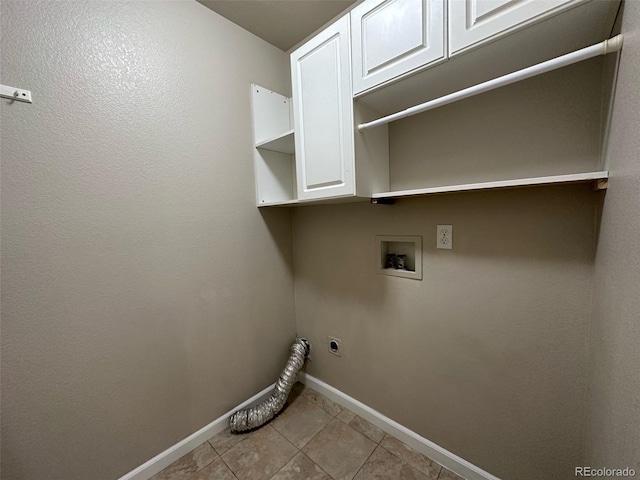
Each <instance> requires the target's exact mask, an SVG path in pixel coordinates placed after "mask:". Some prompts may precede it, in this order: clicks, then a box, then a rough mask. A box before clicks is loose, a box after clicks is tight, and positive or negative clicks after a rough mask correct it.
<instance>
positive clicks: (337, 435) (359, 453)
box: [302, 419, 376, 480]
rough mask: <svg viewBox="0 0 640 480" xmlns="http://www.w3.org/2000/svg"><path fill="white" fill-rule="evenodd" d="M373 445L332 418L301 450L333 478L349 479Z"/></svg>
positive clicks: (367, 456)
mask: <svg viewBox="0 0 640 480" xmlns="http://www.w3.org/2000/svg"><path fill="white" fill-rule="evenodd" d="M375 447H376V444H375V443H373V442H372V441H371V440H369V439H368V438H367V437H365V436H364V435H362V434H360V433H358V432H356V431H355V430H354V429H353V428H351V427H349V426H348V425H346V424H345V423H344V422H342V421H340V420H337V419H333V420H332V421H331V423H329V424H328V425H327V426H326V427H324V428H323V429H322V430H321V431H320V433H318V434H317V435H316V436H315V437H313V439H311V441H310V442H309V443H307V445H306V446H305V447H304V448H303V449H302V451H303V452H304V453H305V454H306V455H307V456H308V457H309V458H310V459H311V460H313V461H314V462H315V463H317V464H318V465H319V466H320V468H322V469H323V470H324V471H325V472H327V473H328V474H329V475H331V476H332V477H333V478H334V479H336V480H345V479H346V480H351V479H352V478H353V477H354V476H355V474H356V473H357V472H358V470H359V469H360V467H361V466H362V465H363V464H364V462H365V461H366V460H367V458H369V455H371V453H372V452H373V450H374V449H375Z"/></svg>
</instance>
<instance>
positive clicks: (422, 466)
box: [380, 435, 442, 480]
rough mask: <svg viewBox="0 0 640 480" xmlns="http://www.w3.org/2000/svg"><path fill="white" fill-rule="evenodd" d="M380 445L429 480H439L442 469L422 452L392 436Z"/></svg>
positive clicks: (383, 440) (387, 436)
mask: <svg viewBox="0 0 640 480" xmlns="http://www.w3.org/2000/svg"><path fill="white" fill-rule="evenodd" d="M380 445H381V446H382V447H384V448H386V449H387V450H389V451H390V452H391V453H393V454H394V455H395V456H396V457H399V458H400V459H401V460H404V461H405V462H407V463H408V464H409V465H411V466H412V467H414V468H417V469H418V470H420V471H421V472H422V473H424V474H425V475H427V478H429V479H433V480H437V478H438V475H439V474H440V469H441V468H442V467H441V466H440V464H438V463H436V462H434V461H433V460H431V459H430V458H429V457H425V456H424V455H422V454H421V453H420V452H417V451H415V450H414V449H413V448H411V447H409V446H408V445H405V444H404V443H402V442H401V441H400V440H398V439H397V438H394V437H392V436H391V435H385V437H384V438H383V439H382V442H380Z"/></svg>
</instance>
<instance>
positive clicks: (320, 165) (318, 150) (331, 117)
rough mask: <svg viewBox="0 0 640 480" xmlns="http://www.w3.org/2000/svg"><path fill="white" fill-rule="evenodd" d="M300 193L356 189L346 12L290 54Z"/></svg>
mask: <svg viewBox="0 0 640 480" xmlns="http://www.w3.org/2000/svg"><path fill="white" fill-rule="evenodd" d="M291 78H292V82H291V86H292V91H293V114H294V124H295V132H296V135H295V143H296V172H297V179H298V198H299V199H311V198H331V197H337V196H344V195H354V194H355V181H354V178H355V177H354V125H353V99H352V94H351V66H350V48H349V17H348V15H347V16H345V17H343V18H341V19H340V20H338V21H337V22H335V23H334V24H333V25H331V26H329V27H328V28H327V29H326V30H324V31H322V32H321V33H320V34H318V35H317V36H315V37H314V38H313V39H311V40H310V41H309V42H307V43H305V44H304V45H303V46H302V47H300V48H299V49H297V50H296V51H295V52H293V53H292V54H291Z"/></svg>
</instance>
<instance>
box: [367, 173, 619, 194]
mask: <svg viewBox="0 0 640 480" xmlns="http://www.w3.org/2000/svg"><path fill="white" fill-rule="evenodd" d="M608 178H609V172H606V171H600V172H587V173H574V174H569V175H552V176H548V177H534V178H516V179H513V180H499V181H495V182H481V183H467V184H462V185H444V186H439V187H428V188H417V189H414V190H399V191H395V192H381V193H375V194H373V195H372V196H371V198H398V197H411V196H416V195H433V194H437V193H453V192H468V191H474V190H494V189H499V188H514V187H533V186H540V185H557V184H564V183H583V182H599V183H598V188H600V189H603V188H606V182H600V181H605V180H607V179H608Z"/></svg>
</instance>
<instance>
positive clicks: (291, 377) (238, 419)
mask: <svg viewBox="0 0 640 480" xmlns="http://www.w3.org/2000/svg"><path fill="white" fill-rule="evenodd" d="M310 351H311V344H310V343H309V342H308V341H307V340H306V339H304V338H297V339H296V341H295V342H293V345H291V350H290V352H291V354H290V355H289V360H287V364H286V365H285V366H284V370H282V373H281V374H280V377H279V378H278V381H277V382H276V385H275V387H274V389H273V391H272V392H271V396H270V397H269V398H267V399H266V400H265V401H264V402H262V403H261V404H259V405H256V406H255V407H251V408H245V409H244V410H238V411H237V412H236V413H234V414H233V415H231V419H230V420H229V424H230V427H231V431H232V432H244V431H246V430H252V429H254V428H258V427H260V426H262V425H264V424H265V423H267V422H268V421H269V420H271V419H272V418H273V417H275V416H276V414H277V413H278V412H279V411H280V410H282V407H284V403H285V402H286V401H287V397H288V396H289V392H291V388H292V387H293V384H294V383H296V378H297V377H298V372H300V369H301V368H302V366H303V365H304V361H305V360H306V358H307V356H308V355H309V352H310Z"/></svg>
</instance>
